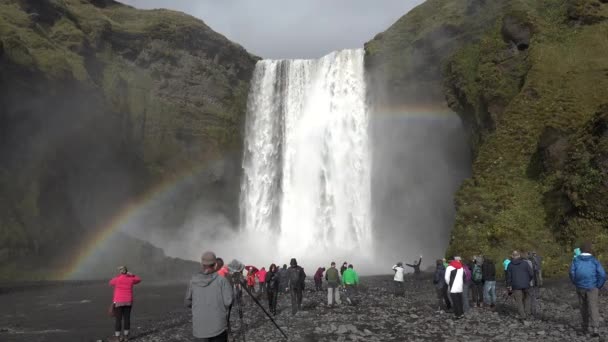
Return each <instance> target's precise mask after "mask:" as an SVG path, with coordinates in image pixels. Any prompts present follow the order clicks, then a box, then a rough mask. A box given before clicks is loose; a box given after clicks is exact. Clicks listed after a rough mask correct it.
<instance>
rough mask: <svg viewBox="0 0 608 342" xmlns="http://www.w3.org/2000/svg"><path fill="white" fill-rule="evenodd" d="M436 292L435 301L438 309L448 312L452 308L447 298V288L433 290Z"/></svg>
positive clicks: (445, 286)
mask: <svg viewBox="0 0 608 342" xmlns="http://www.w3.org/2000/svg"><path fill="white" fill-rule="evenodd" d="M435 291H436V292H437V301H438V302H439V308H440V309H446V310H450V309H451V308H452V303H451V301H450V298H449V297H448V286H447V285H444V286H443V287H440V288H435Z"/></svg>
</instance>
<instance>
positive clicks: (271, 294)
mask: <svg viewBox="0 0 608 342" xmlns="http://www.w3.org/2000/svg"><path fill="white" fill-rule="evenodd" d="M278 298H279V291H277V290H271V289H268V308H269V309H270V313H273V314H276V313H277V299H278Z"/></svg>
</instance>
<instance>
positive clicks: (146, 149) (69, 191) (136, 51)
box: [0, 0, 257, 268]
mask: <svg viewBox="0 0 608 342" xmlns="http://www.w3.org/2000/svg"><path fill="white" fill-rule="evenodd" d="M256 60H257V58H256V57H254V56H251V55H249V54H248V53H247V52H246V51H245V50H244V49H243V48H242V47H240V46H238V45H236V44H234V43H232V42H230V41H228V40H227V39H226V38H225V37H223V36H221V35H220V34H218V33H216V32H214V31H212V30H211V29H210V28H209V27H207V26H206V25H205V24H204V23H203V22H201V21H199V20H197V19H195V18H192V17H190V16H187V15H185V14H181V13H177V12H172V11H167V10H152V11H142V10H136V9H134V8H131V7H128V6H125V5H122V4H119V3H117V2H114V1H111V0H90V1H80V0H57V1H34V0H0V228H1V229H0V255H1V256H2V259H3V260H19V262H20V263H21V262H23V260H24V259H25V260H36V259H38V258H41V257H46V256H49V255H56V254H57V253H56V251H57V250H59V249H65V248H66V246H69V245H71V244H76V243H78V241H79V239H82V238H83V236H86V235H87V234H88V233H89V231H87V229H89V228H92V227H96V226H99V225H100V224H102V219H103V218H104V217H106V218H107V217H108V216H111V213H113V212H115V211H116V210H117V209H118V208H119V207H121V206H123V205H124V204H125V201H126V200H128V199H129V198H133V197H134V196H137V195H138V194H140V193H142V192H145V191H146V190H147V189H149V188H151V187H152V186H154V185H155V184H158V183H161V182H163V181H165V180H167V179H171V178H174V177H180V175H181V174H184V173H189V172H190V170H204V171H205V172H197V173H194V175H193V176H192V177H193V180H192V186H191V187H190V188H189V189H190V190H189V192H190V193H187V194H185V195H184V197H185V198H186V199H187V201H184V202H177V203H175V205H176V206H177V207H180V208H181V207H182V204H184V205H186V204H187V202H190V201H191V200H193V199H197V198H200V197H201V196H203V194H204V196H210V197H213V198H214V199H215V201H214V203H213V206H214V208H213V210H216V211H218V212H220V213H222V214H224V215H225V216H226V217H228V218H230V219H235V213H236V207H237V197H238V178H239V172H240V157H241V127H242V123H243V120H244V116H245V110H246V98H247V93H248V86H249V80H250V78H251V74H252V72H253V69H254V65H255V62H256ZM182 209H183V208H182ZM183 210H186V209H183ZM172 220H174V221H175V222H173V223H175V224H179V223H180V222H179V218H176V219H172ZM25 263H27V262H25ZM9 268H10V267H9Z"/></svg>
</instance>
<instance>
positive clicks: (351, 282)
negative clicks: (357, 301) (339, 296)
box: [342, 264, 359, 304]
mask: <svg viewBox="0 0 608 342" xmlns="http://www.w3.org/2000/svg"><path fill="white" fill-rule="evenodd" d="M342 285H343V286H344V291H345V292H346V301H347V302H348V304H352V300H351V297H353V295H354V289H355V286H357V285H359V275H357V272H355V270H354V268H353V265H352V264H350V265H348V268H347V269H346V271H344V274H342Z"/></svg>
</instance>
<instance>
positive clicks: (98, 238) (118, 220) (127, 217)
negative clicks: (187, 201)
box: [60, 164, 209, 280]
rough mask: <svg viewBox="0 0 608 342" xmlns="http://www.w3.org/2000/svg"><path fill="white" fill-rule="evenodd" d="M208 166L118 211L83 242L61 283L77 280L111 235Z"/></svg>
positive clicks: (194, 169)
mask: <svg viewBox="0 0 608 342" xmlns="http://www.w3.org/2000/svg"><path fill="white" fill-rule="evenodd" d="M208 165H209V164H206V165H199V166H196V167H192V168H188V169H186V170H183V171H181V172H179V173H176V174H174V175H173V176H171V177H167V178H166V179H165V180H163V181H161V182H160V183H158V184H156V185H155V186H153V187H151V188H150V189H148V190H147V191H145V192H144V193H143V194H141V195H140V196H138V197H136V198H134V199H132V200H131V201H128V202H127V203H126V204H125V205H124V206H123V207H122V208H121V209H120V210H118V211H117V212H116V213H115V214H114V215H113V216H112V217H110V219H109V220H107V221H105V222H104V224H102V225H100V226H99V227H97V228H96V229H95V230H94V233H93V234H92V235H91V237H89V238H88V239H86V241H84V243H82V244H81V245H80V246H79V247H78V248H77V249H76V251H75V253H73V254H72V257H71V258H70V262H69V263H68V265H67V266H66V267H65V268H64V270H63V271H61V272H60V280H74V279H77V278H78V277H77V275H78V273H79V271H81V270H82V268H83V266H84V265H85V264H86V263H87V261H89V260H90V259H91V258H94V256H95V254H96V252H97V251H99V250H100V249H101V247H102V246H103V245H104V243H105V242H106V241H107V240H108V239H110V237H111V236H112V235H114V234H115V233H117V232H119V231H120V230H121V228H123V227H125V226H127V225H128V224H129V223H132V222H135V221H136V219H137V218H138V217H141V215H142V214H144V213H145V212H146V211H147V209H149V208H150V207H151V206H152V204H154V203H157V202H158V201H159V200H162V199H164V198H167V197H169V196H171V195H173V194H175V193H177V192H178V191H179V190H180V189H182V186H183V185H184V184H188V182H190V181H191V180H192V179H194V178H195V177H196V176H198V175H200V174H201V173H202V172H204V171H205V170H206V166H208Z"/></svg>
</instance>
